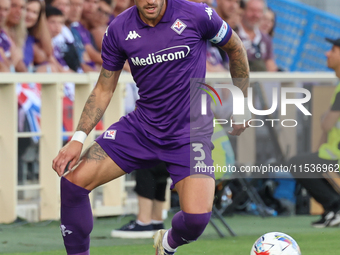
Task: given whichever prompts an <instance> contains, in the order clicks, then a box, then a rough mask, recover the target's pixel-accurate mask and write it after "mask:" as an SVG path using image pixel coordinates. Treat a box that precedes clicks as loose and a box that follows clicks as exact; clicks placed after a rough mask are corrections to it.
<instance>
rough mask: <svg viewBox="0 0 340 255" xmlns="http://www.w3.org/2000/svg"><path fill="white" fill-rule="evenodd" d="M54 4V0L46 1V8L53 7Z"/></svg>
mask: <svg viewBox="0 0 340 255" xmlns="http://www.w3.org/2000/svg"><path fill="white" fill-rule="evenodd" d="M53 2H54V0H45V4H46V6H48V5H52V3H53Z"/></svg>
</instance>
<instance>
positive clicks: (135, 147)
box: [96, 112, 214, 189]
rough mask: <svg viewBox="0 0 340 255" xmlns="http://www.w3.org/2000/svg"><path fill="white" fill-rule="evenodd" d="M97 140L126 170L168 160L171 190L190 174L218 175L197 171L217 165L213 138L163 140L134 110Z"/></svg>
mask: <svg viewBox="0 0 340 255" xmlns="http://www.w3.org/2000/svg"><path fill="white" fill-rule="evenodd" d="M190 140H191V141H190ZM96 142H97V143H98V144H99V145H100V146H101V147H102V148H103V150H104V151H105V152H106V153H107V154H108V156H109V157H110V158H111V159H112V160H113V161H114V162H115V163H116V164H117V165H118V166H119V167H120V168H121V169H123V171H125V172H126V173H131V172H132V171H133V170H136V169H143V168H150V167H154V166H156V165H158V164H159V163H160V162H161V161H163V162H165V163H166V167H167V170H168V172H169V174H170V177H171V179H172V185H171V189H172V188H173V187H174V185H175V184H176V183H177V182H178V181H180V180H182V179H184V178H185V177H187V176H189V175H197V174H203V175H205V176H206V175H208V176H210V177H212V178H214V174H213V173H210V172H208V171H197V169H198V166H199V167H202V166H204V165H206V166H211V165H212V164H213V160H212V158H211V150H212V149H213V144H212V142H211V140H210V137H205V138H199V139H194V140H193V139H189V138H188V139H187V140H186V139H181V140H166V141H164V140H160V139H158V138H156V137H154V136H152V135H150V134H148V133H146V132H145V130H144V129H143V128H142V127H141V125H140V122H139V121H138V119H137V117H136V116H135V114H134V113H133V112H132V113H130V114H128V115H127V116H124V117H122V118H121V119H120V120H119V121H118V122H116V123H114V124H113V125H111V126H110V127H109V128H108V129H107V130H106V131H105V132H104V133H103V134H102V135H101V136H99V137H98V138H97V139H96ZM200 169H201V168H200Z"/></svg>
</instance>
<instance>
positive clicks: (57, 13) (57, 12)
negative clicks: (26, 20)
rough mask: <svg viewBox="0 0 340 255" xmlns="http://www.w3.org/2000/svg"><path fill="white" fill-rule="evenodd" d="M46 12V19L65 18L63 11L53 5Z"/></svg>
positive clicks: (47, 7)
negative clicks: (52, 17) (53, 17)
mask: <svg viewBox="0 0 340 255" xmlns="http://www.w3.org/2000/svg"><path fill="white" fill-rule="evenodd" d="M45 12H46V18H49V17H51V16H64V14H63V12H62V11H61V10H59V9H58V8H56V7H53V6H51V5H47V6H46V9H45Z"/></svg>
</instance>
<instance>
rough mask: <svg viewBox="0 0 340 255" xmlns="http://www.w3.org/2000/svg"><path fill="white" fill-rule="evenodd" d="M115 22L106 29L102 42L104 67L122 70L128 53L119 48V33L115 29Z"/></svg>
mask: <svg viewBox="0 0 340 255" xmlns="http://www.w3.org/2000/svg"><path fill="white" fill-rule="evenodd" d="M113 23H114V22H112V23H111V25H110V26H109V27H108V28H107V29H106V32H105V34H104V38H103V43H102V53H101V55H102V59H103V68H105V69H106V70H109V71H118V70H121V69H122V68H123V66H124V63H125V60H126V58H127V57H126V55H125V53H124V52H123V51H122V50H121V49H120V48H119V42H118V40H117V36H118V35H117V34H115V33H117V32H116V31H115V30H114V29H113V26H112V25H113Z"/></svg>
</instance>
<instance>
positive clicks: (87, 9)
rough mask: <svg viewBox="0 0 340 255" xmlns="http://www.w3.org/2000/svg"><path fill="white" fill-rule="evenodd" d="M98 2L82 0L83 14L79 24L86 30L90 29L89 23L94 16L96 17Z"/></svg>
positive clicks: (97, 0) (95, 0) (96, 0)
mask: <svg viewBox="0 0 340 255" xmlns="http://www.w3.org/2000/svg"><path fill="white" fill-rule="evenodd" d="M99 2H100V0H84V3H83V12H82V15H81V23H82V25H83V26H84V27H85V28H86V29H87V30H90V29H91V22H92V20H93V18H94V17H95V15H97V14H98V13H97V10H98V7H99Z"/></svg>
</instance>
